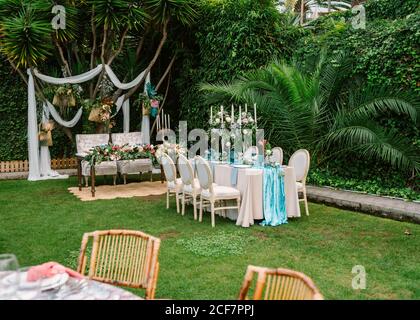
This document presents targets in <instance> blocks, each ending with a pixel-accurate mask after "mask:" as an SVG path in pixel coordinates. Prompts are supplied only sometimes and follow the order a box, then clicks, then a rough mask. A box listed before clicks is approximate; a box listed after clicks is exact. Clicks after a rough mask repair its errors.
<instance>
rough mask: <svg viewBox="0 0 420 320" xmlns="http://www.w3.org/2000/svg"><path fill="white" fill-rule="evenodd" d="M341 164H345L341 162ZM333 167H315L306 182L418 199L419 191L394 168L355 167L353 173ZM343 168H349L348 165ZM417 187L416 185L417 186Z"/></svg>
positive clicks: (419, 198) (419, 197)
mask: <svg viewBox="0 0 420 320" xmlns="http://www.w3.org/2000/svg"><path fill="white" fill-rule="evenodd" d="M341 165H346V163H345V162H342V163H341ZM337 168H338V167H337V166H334V167H333V168H330V169H328V168H325V167H324V168H319V169H318V168H315V169H312V170H311V171H310V172H309V175H308V183H309V184H312V185H317V186H329V187H334V188H339V189H345V190H352V191H358V192H364V193H368V194H374V195H380V196H391V197H397V198H403V199H406V200H418V201H420V193H419V192H416V191H415V190H414V189H413V188H411V187H409V186H407V185H406V180H407V177H405V176H403V175H401V174H400V173H399V172H396V171H395V170H389V169H388V170H386V169H384V168H380V167H376V169H375V172H372V170H371V169H370V168H369V167H365V168H364V169H363V168H360V167H356V169H355V170H349V171H353V172H354V171H356V172H354V173H353V174H350V173H349V172H346V173H343V172H342V171H343V170H337ZM345 168H350V169H351V167H349V166H347V167H345ZM417 187H418V186H417Z"/></svg>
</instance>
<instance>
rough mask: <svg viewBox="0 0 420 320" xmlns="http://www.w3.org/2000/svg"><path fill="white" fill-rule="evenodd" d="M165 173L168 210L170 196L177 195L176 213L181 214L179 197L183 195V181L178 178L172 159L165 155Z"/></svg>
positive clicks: (162, 160) (162, 161) (163, 160)
mask: <svg viewBox="0 0 420 320" xmlns="http://www.w3.org/2000/svg"><path fill="white" fill-rule="evenodd" d="M161 164H162V167H163V171H164V172H165V177H166V182H167V187H168V189H167V191H166V209H169V196H170V195H171V194H175V198H176V212H177V213H179V196H180V194H181V193H182V187H183V184H182V179H181V178H177V177H176V167H175V164H174V162H173V161H172V159H171V157H169V156H168V155H167V154H164V155H163V156H162V158H161Z"/></svg>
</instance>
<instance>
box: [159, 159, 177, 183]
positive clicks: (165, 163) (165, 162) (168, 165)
mask: <svg viewBox="0 0 420 320" xmlns="http://www.w3.org/2000/svg"><path fill="white" fill-rule="evenodd" d="M161 163H162V167H163V171H164V172H165V177H166V181H168V183H170V182H175V180H176V167H175V164H174V162H173V161H172V159H171V157H169V156H168V155H167V154H164V155H163V156H162V158H161Z"/></svg>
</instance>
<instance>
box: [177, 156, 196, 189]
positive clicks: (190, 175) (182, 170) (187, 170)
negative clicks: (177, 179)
mask: <svg viewBox="0 0 420 320" xmlns="http://www.w3.org/2000/svg"><path fill="white" fill-rule="evenodd" d="M178 171H179V174H180V175H181V179H182V183H183V184H184V186H189V185H191V184H192V183H193V181H194V170H193V168H192V166H191V163H190V162H189V161H188V159H187V158H186V157H185V156H183V155H182V154H180V155H179V156H178Z"/></svg>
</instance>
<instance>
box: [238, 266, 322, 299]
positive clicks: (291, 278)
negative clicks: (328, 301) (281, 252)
mask: <svg viewBox="0 0 420 320" xmlns="http://www.w3.org/2000/svg"><path fill="white" fill-rule="evenodd" d="M254 273H256V274H258V277H257V283H256V286H255V291H254V296H253V298H252V300H323V299H324V297H323V296H322V294H321V293H320V292H319V290H318V289H317V287H316V286H315V284H314V283H313V281H312V280H311V279H310V278H309V277H308V276H306V275H304V274H303V273H301V272H297V271H293V270H288V269H281V268H279V269H269V268H264V267H256V266H252V265H250V266H248V269H247V271H246V275H245V279H244V282H243V284H242V288H241V291H240V293H239V300H248V297H247V295H248V291H249V288H250V286H251V283H252V280H253V277H254Z"/></svg>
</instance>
